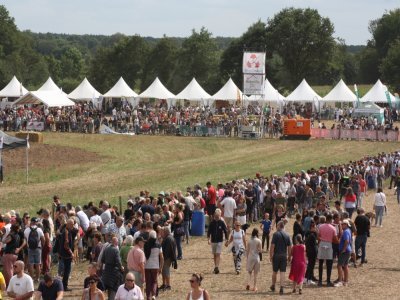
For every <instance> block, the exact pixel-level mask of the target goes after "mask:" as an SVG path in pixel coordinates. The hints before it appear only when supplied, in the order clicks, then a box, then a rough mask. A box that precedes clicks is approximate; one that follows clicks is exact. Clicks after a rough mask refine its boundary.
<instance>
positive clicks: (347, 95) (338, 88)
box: [322, 79, 357, 102]
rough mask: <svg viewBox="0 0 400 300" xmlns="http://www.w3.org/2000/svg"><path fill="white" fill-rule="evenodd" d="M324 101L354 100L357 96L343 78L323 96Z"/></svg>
mask: <svg viewBox="0 0 400 300" xmlns="http://www.w3.org/2000/svg"><path fill="white" fill-rule="evenodd" d="M322 101H323V102H354V101H357V96H356V95H355V94H354V93H353V92H352V91H351V90H350V89H349V87H348V86H347V85H346V84H345V83H344V81H343V79H340V81H339V82H338V83H337V84H336V85H335V87H334V88H333V89H332V90H331V91H330V92H329V93H328V94H327V95H326V96H325V97H324V98H322Z"/></svg>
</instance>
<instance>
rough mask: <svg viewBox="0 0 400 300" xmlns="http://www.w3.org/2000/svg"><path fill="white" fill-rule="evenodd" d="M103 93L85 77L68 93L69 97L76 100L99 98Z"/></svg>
mask: <svg viewBox="0 0 400 300" xmlns="http://www.w3.org/2000/svg"><path fill="white" fill-rule="evenodd" d="M100 96H101V94H100V93H99V92H98V91H96V89H95V88H94V87H93V86H92V85H91V84H90V82H89V80H87V78H86V77H85V79H83V80H82V82H81V83H80V84H79V85H78V86H77V87H76V89H74V90H73V91H72V92H71V93H69V94H68V97H69V98H71V99H74V100H75V101H91V100H93V99H98V98H99V97H100Z"/></svg>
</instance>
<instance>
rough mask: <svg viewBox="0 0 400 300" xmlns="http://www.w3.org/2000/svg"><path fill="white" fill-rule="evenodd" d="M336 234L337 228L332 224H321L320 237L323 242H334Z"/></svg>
mask: <svg viewBox="0 0 400 300" xmlns="http://www.w3.org/2000/svg"><path fill="white" fill-rule="evenodd" d="M335 235H336V229H335V227H334V226H333V225H332V224H326V223H325V224H321V225H320V226H319V238H320V240H321V241H323V242H329V243H332V240H333V237H334V236H335Z"/></svg>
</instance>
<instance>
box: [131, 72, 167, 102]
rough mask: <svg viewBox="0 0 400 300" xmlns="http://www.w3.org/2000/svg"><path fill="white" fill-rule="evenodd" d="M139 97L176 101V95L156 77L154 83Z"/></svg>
mask: <svg viewBox="0 0 400 300" xmlns="http://www.w3.org/2000/svg"><path fill="white" fill-rule="evenodd" d="M138 97H140V98H156V99H175V95H174V94H172V93H171V92H170V91H169V90H168V89H167V88H166V87H165V86H164V85H163V84H162V83H161V81H160V79H158V77H156V79H154V81H153V83H152V84H151V85H150V86H149V87H148V88H147V89H146V90H145V91H144V92H142V93H141V94H140V95H139V96H138Z"/></svg>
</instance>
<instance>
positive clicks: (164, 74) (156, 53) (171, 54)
mask: <svg viewBox="0 0 400 300" xmlns="http://www.w3.org/2000/svg"><path fill="white" fill-rule="evenodd" d="M177 53H178V46H177V44H176V43H175V42H174V41H173V40H172V39H170V38H167V37H166V36H164V37H163V38H162V39H161V40H159V41H158V42H157V44H156V45H155V46H154V47H153V48H152V49H151V50H150V53H149V55H148V57H147V60H146V63H145V65H144V68H143V76H142V82H141V90H142V91H143V90H145V89H146V88H147V87H148V86H149V85H150V84H151V82H153V80H154V79H155V78H156V77H158V78H159V79H160V80H161V82H163V83H164V84H166V85H167V86H169V85H170V84H172V81H173V71H174V69H175V64H176V58H177Z"/></svg>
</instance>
